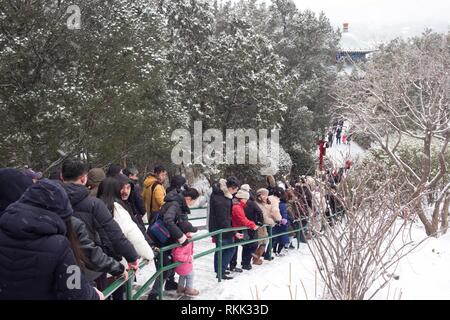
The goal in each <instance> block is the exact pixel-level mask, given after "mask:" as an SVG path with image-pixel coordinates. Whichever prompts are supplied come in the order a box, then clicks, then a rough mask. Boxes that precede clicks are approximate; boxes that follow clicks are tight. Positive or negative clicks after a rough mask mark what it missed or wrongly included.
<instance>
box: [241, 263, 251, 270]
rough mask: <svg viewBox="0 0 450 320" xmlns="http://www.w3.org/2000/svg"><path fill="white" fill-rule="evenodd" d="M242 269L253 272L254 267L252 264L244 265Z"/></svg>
mask: <svg viewBox="0 0 450 320" xmlns="http://www.w3.org/2000/svg"><path fill="white" fill-rule="evenodd" d="M242 269H244V270H252V265H251V264H243V265H242Z"/></svg>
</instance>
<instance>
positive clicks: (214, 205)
mask: <svg viewBox="0 0 450 320" xmlns="http://www.w3.org/2000/svg"><path fill="white" fill-rule="evenodd" d="M239 186H240V183H239V181H238V180H237V179H236V177H229V178H228V179H227V180H225V179H220V180H219V182H218V183H214V184H213V186H212V194H211V198H210V200H209V206H208V209H209V221H208V229H209V232H214V231H217V230H220V229H227V228H231V208H232V199H233V194H234V193H236V192H237V191H238V189H239ZM235 236H236V232H225V233H223V234H222V245H228V244H232V243H234V237H235ZM213 241H214V242H215V243H216V247H218V246H219V243H218V237H217V236H215V237H213ZM235 250H236V248H229V249H225V250H223V251H222V274H221V275H219V268H218V257H219V253H218V252H215V253H214V272H215V273H216V274H217V277H219V276H220V277H221V279H226V280H228V279H233V278H232V277H230V276H228V275H227V274H226V273H225V270H226V267H227V266H228V265H229V264H230V262H231V259H232V258H233V255H234V251H235Z"/></svg>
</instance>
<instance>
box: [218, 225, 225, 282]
mask: <svg viewBox="0 0 450 320" xmlns="http://www.w3.org/2000/svg"><path fill="white" fill-rule="evenodd" d="M218 248H219V258H218V259H217V278H218V279H219V282H221V281H222V271H223V272H225V270H222V233H219V239H218Z"/></svg>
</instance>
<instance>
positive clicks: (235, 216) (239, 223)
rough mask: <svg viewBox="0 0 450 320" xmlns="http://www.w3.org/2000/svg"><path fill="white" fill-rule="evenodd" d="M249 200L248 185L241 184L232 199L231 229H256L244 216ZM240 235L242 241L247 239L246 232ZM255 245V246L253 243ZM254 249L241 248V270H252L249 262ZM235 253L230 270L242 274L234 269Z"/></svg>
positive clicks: (237, 269)
mask: <svg viewBox="0 0 450 320" xmlns="http://www.w3.org/2000/svg"><path fill="white" fill-rule="evenodd" d="M249 198H250V186H249V185H248V184H243V185H242V186H241V188H240V189H239V191H238V192H237V193H236V196H235V198H234V199H233V206H232V209H231V226H232V227H233V228H238V227H247V228H249V229H252V230H257V229H258V226H257V225H256V224H255V223H254V222H253V221H252V220H249V219H248V218H247V216H246V215H245V211H244V209H245V207H246V206H247V201H248V199H249ZM241 233H243V234H244V240H248V237H246V236H245V235H246V234H247V232H246V230H243V231H241ZM255 245H257V244H256V243H255ZM255 249H256V248H255V246H252V245H244V246H242V256H241V262H242V269H245V270H250V269H251V268H252V266H251V263H250V261H251V259H252V253H253V252H254V251H255ZM237 251H238V250H236V251H235V253H234V256H233V258H232V259H231V262H230V270H231V271H235V272H242V269H240V268H236V266H237Z"/></svg>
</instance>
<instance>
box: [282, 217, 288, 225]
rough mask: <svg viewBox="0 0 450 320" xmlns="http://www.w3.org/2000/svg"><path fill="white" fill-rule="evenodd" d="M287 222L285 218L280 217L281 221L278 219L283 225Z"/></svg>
mask: <svg viewBox="0 0 450 320" xmlns="http://www.w3.org/2000/svg"><path fill="white" fill-rule="evenodd" d="M287 223H288V221H287V219H285V218H283V219H281V221H280V224H281V225H283V226H284V225H286V224H287Z"/></svg>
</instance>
